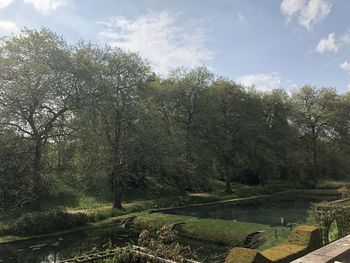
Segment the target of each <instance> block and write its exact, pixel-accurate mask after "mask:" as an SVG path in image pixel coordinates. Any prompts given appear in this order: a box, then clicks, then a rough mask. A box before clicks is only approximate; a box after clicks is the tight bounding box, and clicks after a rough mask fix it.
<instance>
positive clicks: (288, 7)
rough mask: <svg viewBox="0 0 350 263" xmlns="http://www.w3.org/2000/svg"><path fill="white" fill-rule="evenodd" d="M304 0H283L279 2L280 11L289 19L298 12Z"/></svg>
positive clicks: (303, 4)
mask: <svg viewBox="0 0 350 263" xmlns="http://www.w3.org/2000/svg"><path fill="white" fill-rule="evenodd" d="M305 3H306V0H283V1H282V3H281V10H282V13H284V14H285V15H287V16H288V20H291V19H292V17H293V15H294V14H296V13H298V12H300V10H302V9H303V8H304V6H305Z"/></svg>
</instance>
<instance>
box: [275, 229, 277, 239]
mask: <svg viewBox="0 0 350 263" xmlns="http://www.w3.org/2000/svg"><path fill="white" fill-rule="evenodd" d="M275 239H277V229H276V228H275Z"/></svg>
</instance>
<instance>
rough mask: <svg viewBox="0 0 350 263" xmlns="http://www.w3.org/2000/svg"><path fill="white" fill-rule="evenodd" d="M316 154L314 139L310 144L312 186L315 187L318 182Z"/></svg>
mask: <svg viewBox="0 0 350 263" xmlns="http://www.w3.org/2000/svg"><path fill="white" fill-rule="evenodd" d="M318 176H319V174H318V154H317V142H316V139H314V141H313V143H312V184H313V185H314V186H315V185H316V183H317V181H318Z"/></svg>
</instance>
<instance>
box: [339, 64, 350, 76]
mask: <svg viewBox="0 0 350 263" xmlns="http://www.w3.org/2000/svg"><path fill="white" fill-rule="evenodd" d="M339 66H340V68H341V69H344V70H345V71H347V72H348V73H349V74H350V62H347V61H344V62H343V63H341V64H340V65H339Z"/></svg>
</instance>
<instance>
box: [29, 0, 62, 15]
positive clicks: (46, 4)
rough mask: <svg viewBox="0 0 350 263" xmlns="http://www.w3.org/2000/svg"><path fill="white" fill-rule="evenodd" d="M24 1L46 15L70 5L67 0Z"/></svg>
mask: <svg viewBox="0 0 350 263" xmlns="http://www.w3.org/2000/svg"><path fill="white" fill-rule="evenodd" d="M24 3H27V4H30V5H32V6H33V7H34V8H35V9H36V10H37V11H39V12H40V13H42V14H45V15H47V14H49V13H51V12H52V11H55V10H56V9H58V8H59V7H62V6H67V5H68V2H67V0H24Z"/></svg>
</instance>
